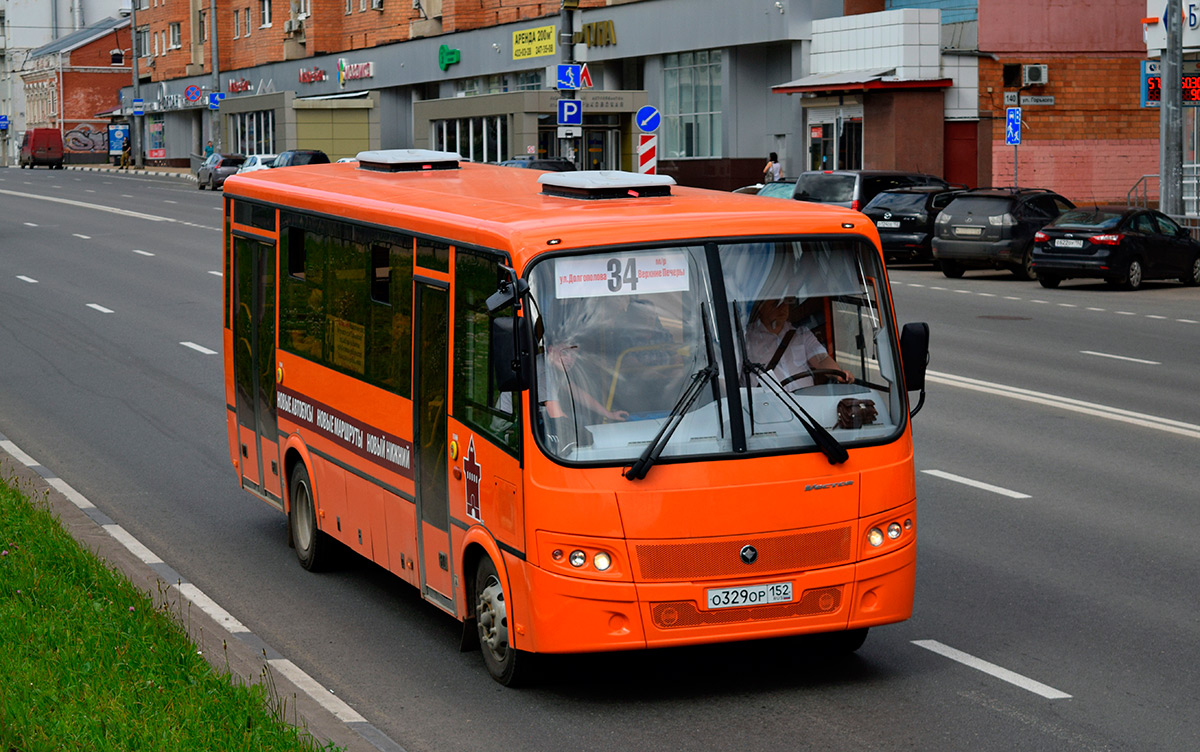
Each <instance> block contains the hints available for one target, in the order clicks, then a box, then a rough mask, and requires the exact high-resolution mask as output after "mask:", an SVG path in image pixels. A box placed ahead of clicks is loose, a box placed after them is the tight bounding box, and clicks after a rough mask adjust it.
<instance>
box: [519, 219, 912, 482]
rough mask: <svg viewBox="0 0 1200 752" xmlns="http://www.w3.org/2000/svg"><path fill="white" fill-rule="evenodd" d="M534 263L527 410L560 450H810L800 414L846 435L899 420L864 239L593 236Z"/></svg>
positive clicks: (872, 432) (617, 459)
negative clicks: (628, 245)
mask: <svg viewBox="0 0 1200 752" xmlns="http://www.w3.org/2000/svg"><path fill="white" fill-rule="evenodd" d="M710 258H711V259H712V260H713V262H714V263H710V262H709V260H710ZM714 268H716V269H719V275H718V278H715V279H714V278H713V276H712V274H710V272H709V270H710V269H714ZM528 277H529V282H530V293H531V303H532V305H531V306H530V309H531V310H530V313H529V315H530V316H531V317H532V318H533V332H534V338H535V343H534V349H535V362H536V369H535V371H536V373H535V381H534V385H533V390H534V394H535V395H536V399H534V400H532V402H533V403H534V409H535V410H536V412H535V415H534V423H533V425H534V426H535V427H536V428H535V433H536V434H537V436H538V439H539V442H538V443H539V445H540V446H541V447H542V449H543V451H545V452H546V453H547V454H548V455H550V456H551V457H553V458H555V459H557V460H560V461H565V462H581V463H600V464H610V465H611V464H628V463H630V462H632V461H634V460H636V459H637V458H639V456H641V455H642V454H643V452H644V451H645V450H646V448H647V447H648V446H649V445H651V444H652V443H653V442H655V441H660V442H661V441H665V443H663V444H662V446H661V456H662V457H663V458H664V459H666V458H672V457H674V458H680V457H689V456H714V455H716V456H720V455H727V454H733V453H738V454H741V453H745V452H751V453H779V452H795V451H815V450H817V448H818V447H817V444H818V442H817V439H816V437H815V436H814V431H813V429H812V428H806V425H805V423H806V421H810V422H811V423H812V424H815V425H816V426H819V427H820V428H821V429H824V430H825V431H827V432H828V433H830V434H832V435H833V436H834V437H835V438H836V443H840V444H841V445H843V446H846V447H853V446H854V445H855V444H861V443H863V442H878V441H881V440H886V439H888V438H890V437H893V436H894V435H896V434H897V432H898V431H899V429H900V427H901V425H902V424H903V405H904V401H903V397H902V395H901V394H900V393H899V386H898V383H899V381H898V377H897V374H898V373H899V365H898V362H897V356H896V350H897V348H896V347H894V344H893V341H892V331H891V329H890V328H889V326H888V325H887V322H889V321H890V320H891V316H890V312H889V311H888V310H886V308H885V306H886V305H887V296H886V294H885V292H884V290H883V289H882V285H883V280H884V275H883V271H882V268H881V264H880V263H879V261H878V257H877V253H876V252H875V251H874V249H873V248H872V247H871V246H870V245H868V244H866V243H865V242H863V241H861V240H858V239H814V238H796V239H785V240H776V239H772V240H770V241H763V242H730V243H710V244H705V245H679V246H669V247H661V248H653V249H645V250H636V251H626V250H621V251H612V250H608V251H605V250H599V251H595V252H591V253H583V254H579V255H562V256H556V257H551V258H546V259H543V260H541V261H539V262H537V263H536V264H535V265H533V266H532V267H531V269H530V271H529V275H528ZM717 300H720V301H723V303H722V305H717V303H716V301H717ZM731 392H732V393H731ZM731 410H734V411H737V412H738V413H740V419H738V420H735V419H733V418H734V417H735V416H733V415H731ZM667 424H670V425H669V427H668V428H667V430H664V428H665V427H667ZM663 434H666V437H665V439H663V438H661V437H662V435H663Z"/></svg>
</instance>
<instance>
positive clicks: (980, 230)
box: [954, 227, 983, 235]
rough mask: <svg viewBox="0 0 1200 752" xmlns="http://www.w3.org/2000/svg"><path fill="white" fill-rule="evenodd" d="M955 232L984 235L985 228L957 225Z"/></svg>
mask: <svg viewBox="0 0 1200 752" xmlns="http://www.w3.org/2000/svg"><path fill="white" fill-rule="evenodd" d="M954 234H955V235H982V234H983V228H982V227H955V228H954Z"/></svg>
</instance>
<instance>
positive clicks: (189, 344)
mask: <svg viewBox="0 0 1200 752" xmlns="http://www.w3.org/2000/svg"><path fill="white" fill-rule="evenodd" d="M179 344H181V345H183V346H184V347H190V348H191V349H193V350H195V351H196V352H198V353H204V354H205V355H216V354H217V351H216V350H209V349H208V348H207V347H204V346H203V345H197V344H196V343H195V342H180V343H179Z"/></svg>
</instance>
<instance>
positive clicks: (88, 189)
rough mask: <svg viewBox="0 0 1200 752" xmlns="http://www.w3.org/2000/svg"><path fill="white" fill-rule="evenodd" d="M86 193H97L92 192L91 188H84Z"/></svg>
mask: <svg viewBox="0 0 1200 752" xmlns="http://www.w3.org/2000/svg"><path fill="white" fill-rule="evenodd" d="M84 191H86V192H87V193H95V191H94V190H92V189H91V188H84Z"/></svg>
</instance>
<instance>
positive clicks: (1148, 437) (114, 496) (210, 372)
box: [0, 168, 1200, 752]
mask: <svg viewBox="0 0 1200 752" xmlns="http://www.w3.org/2000/svg"><path fill="white" fill-rule="evenodd" d="M220 201H221V199H220V196H219V195H213V194H210V193H207V192H203V193H202V192H198V191H197V190H196V188H195V184H193V183H188V182H184V181H172V180H167V179H154V178H142V177H134V176H128V175H112V174H106V173H87V172H74V171H62V172H59V171H47V170H36V171H29V170H18V169H13V168H10V169H6V170H0V207H2V208H0V433H3V434H5V435H7V436H8V437H9V438H10V439H12V440H13V441H14V442H15V443H17V444H18V445H19V446H20V447H21V448H23V449H24V450H25V451H27V452H28V453H29V454H31V455H33V456H34V457H36V458H37V459H38V460H39V461H41V462H42V463H43V464H44V465H46V466H48V467H50V468H52V469H53V470H54V471H55V472H56V473H57V474H58V475H60V476H61V477H63V478H64V479H65V480H66V481H67V482H68V483H70V484H71V485H72V486H73V487H74V488H76V489H77V490H79V491H80V492H81V493H83V494H84V495H85V496H87V497H88V498H89V499H91V500H92V501H93V502H94V503H95V504H96V505H97V506H99V507H100V508H101V510H102V511H103V512H105V513H106V514H107V515H109V516H110V517H112V518H113V519H114V520H116V521H117V522H118V523H120V524H121V525H122V526H124V527H125V528H126V529H127V530H129V531H130V532H131V533H132V534H133V535H134V536H136V537H137V538H138V539H139V540H141V541H142V542H143V543H145V544H146V545H147V546H148V547H150V548H151V549H152V550H154V551H155V552H156V553H158V554H159V555H160V556H162V557H163V558H164V559H165V560H167V562H168V563H169V564H170V565H171V566H173V567H174V568H175V569H176V570H178V571H179V572H180V573H182V574H183V575H185V576H186V577H187V578H188V579H189V580H191V581H192V582H194V583H195V584H196V585H198V586H199V587H200V588H201V589H202V590H203V591H204V592H206V593H207V594H208V595H209V596H211V597H212V598H213V599H214V600H216V601H217V602H218V603H220V604H221V605H222V606H223V607H224V608H225V609H226V610H228V611H229V612H230V613H232V614H233V615H234V616H235V617H236V618H237V619H238V620H240V621H241V622H242V623H244V624H246V625H247V626H248V627H249V628H250V629H251V630H253V631H254V632H255V633H256V634H257V635H259V636H260V637H262V638H263V639H264V640H265V641H266V642H267V643H268V644H269V645H271V646H272V647H273V648H275V649H276V650H278V651H279V652H280V653H282V654H283V655H284V656H286V657H288V658H290V659H291V660H293V661H294V662H295V663H297V664H298V665H299V666H300V667H302V668H303V669H304V670H305V671H307V672H308V673H309V674H310V675H312V676H313V677H314V678H316V679H317V680H318V681H319V682H321V683H322V684H323V685H324V686H325V687H328V688H329V689H330V690H331V691H332V692H334V693H335V694H336V695H337V696H338V697H339V698H341V699H342V700H344V701H346V702H347V703H349V704H350V705H351V706H352V707H353V708H354V709H355V710H357V711H358V712H359V713H361V714H362V715H363V716H365V717H366V718H367V719H368V720H369V721H370V722H371V723H372V724H374V725H375V727H376V728H378V729H379V730H380V731H382V732H383V733H384V734H386V735H387V736H388V737H390V738H391V739H392V740H394V741H395V742H396V743H398V744H400V745H403V747H404V748H406V749H408V750H411V751H412V752H418V751H424V750H485V749H520V750H561V749H580V750H591V749H597V750H599V749H604V750H612V749H618V750H619V749H646V748H669V749H704V750H738V752H743V751H744V750H774V749H822V750H852V749H853V750H862V749H878V750H893V749H920V750H925V749H971V750H1011V749H1028V750H1041V749H1046V750H1064V749H1065V750H1075V749H1078V750H1123V749H1129V750H1157V749H1161V750H1185V749H1196V748H1200V729H1198V727H1197V725H1196V724H1195V723H1194V721H1193V719H1192V716H1193V715H1194V709H1195V708H1196V707H1200V670H1198V668H1197V663H1196V661H1195V660H1194V658H1195V656H1196V654H1197V649H1196V645H1198V644H1200V609H1198V606H1197V601H1198V600H1200V599H1198V598H1197V589H1198V588H1197V584H1196V583H1197V581H1198V577H1197V575H1198V574H1200V546H1198V545H1197V539H1198V537H1200V509H1198V505H1197V501H1200V492H1198V491H1197V488H1198V487H1200V469H1198V467H1197V462H1196V458H1197V456H1198V450H1200V400H1197V399H1196V397H1195V389H1196V386H1197V378H1196V373H1197V366H1200V347H1197V344H1198V343H1200V289H1195V288H1183V287H1181V286H1180V285H1178V284H1174V283H1147V285H1146V287H1145V289H1143V290H1142V291H1139V292H1136V293H1128V292H1121V291H1116V290H1110V289H1108V288H1106V287H1105V286H1104V285H1102V284H1092V283H1087V282H1067V283H1064V284H1063V286H1062V287H1060V288H1059V289H1057V290H1044V289H1042V288H1041V287H1039V286H1038V285H1037V284H1036V283H1029V282H1019V281H1017V280H1015V279H1014V278H1012V277H1011V276H1010V275H1008V274H1006V273H1000V272H971V273H968V275H967V276H966V277H965V278H963V279H959V280H947V279H945V278H944V277H942V276H941V275H940V274H938V273H936V272H933V271H929V270H927V269H918V268H900V269H898V270H896V271H894V273H893V279H892V281H893V285H892V289H893V294H894V296H895V300H896V306H897V309H898V317H899V319H900V320H901V321H902V322H904V321H917V320H924V321H928V322H929V323H930V325H931V326H932V329H933V339H932V362H931V364H930V369H931V378H930V385H929V395H928V400H927V404H926V406H925V408H924V410H923V411H922V412H921V413H920V415H919V416H918V417H917V418H916V420H915V423H914V430H915V436H916V444H917V469H918V478H917V488H918V493H919V498H920V530H921V532H920V547H921V548H920V556H919V564H918V570H919V571H918V591H917V603H916V612H915V615H914V617H913V618H912V619H911V620H910V621H908V622H906V623H904V624H900V625H894V626H890V627H884V628H878V629H875V630H872V632H871V635H870V637H869V638H868V640H867V643H866V645H865V646H864V647H863V648H862V649H861V650H860V651H859V652H858V653H857V654H856V655H854V656H853V657H849V658H845V659H839V660H822V659H821V658H820V656H816V655H813V653H812V651H811V650H809V649H810V648H811V647H812V645H811V644H810V643H808V642H806V641H803V640H788V641H769V642H760V643H749V644H738V645H722V646H715V647H705V648H692V649H681V650H669V651H653V652H648V653H645V652H644V653H636V654H616V655H603V656H582V657H572V658H565V659H561V660H557V661H554V662H553V663H552V665H551V667H550V673H549V675H548V676H547V678H546V680H545V681H544V683H543V684H542V685H540V686H538V687H536V688H533V689H528V690H519V691H514V690H506V689H504V688H502V687H500V686H499V685H497V684H495V683H494V682H492V681H491V680H490V679H489V678H488V677H487V674H486V672H485V671H484V669H483V668H482V665H481V661H480V657H479V655H478V654H476V653H465V654H464V653H459V652H458V649H457V647H458V634H459V633H458V629H457V627H456V624H455V623H454V622H453V621H452V620H451V619H450V618H448V617H447V616H445V615H444V614H442V613H441V612H439V611H438V610H437V609H435V608H434V607H432V606H430V605H428V604H425V603H423V602H422V601H421V600H420V599H419V598H418V597H417V594H416V591H415V590H414V589H413V588H411V587H409V586H408V585H405V584H403V583H401V582H399V581H398V580H396V579H394V578H393V577H391V576H390V575H388V574H387V573H385V572H383V571H382V570H380V569H379V568H377V567H375V566H374V565H371V564H368V563H365V562H362V561H351V562H348V563H347V564H346V565H345V566H343V567H342V568H341V569H339V570H338V571H335V572H333V573H330V574H325V575H312V574H309V573H307V572H304V571H303V570H302V569H301V568H300V567H299V565H298V564H297V563H296V562H295V558H294V554H293V552H292V551H291V549H289V548H288V547H287V543H286V530H285V520H284V518H283V516H282V515H280V514H279V513H277V512H275V511H274V510H272V509H271V508H269V507H267V506H266V505H264V504H262V503H261V502H258V501H256V500H255V499H253V498H252V497H251V496H249V495H248V494H245V493H244V492H242V491H241V490H239V489H238V487H237V484H236V482H235V479H234V473H233V470H232V467H231V465H230V462H229V457H228V449H227V446H226V434H225V424H224V398H223V389H222V376H221V361H220V356H219V355H218V354H216V353H215V352H211V351H217V350H219V349H220V342H221V339H220V325H221V321H220V295H221V278H220V276H219V272H220V269H221V258H220V217H221V215H220V211H219V210H220Z"/></svg>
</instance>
